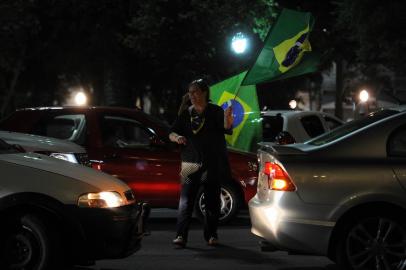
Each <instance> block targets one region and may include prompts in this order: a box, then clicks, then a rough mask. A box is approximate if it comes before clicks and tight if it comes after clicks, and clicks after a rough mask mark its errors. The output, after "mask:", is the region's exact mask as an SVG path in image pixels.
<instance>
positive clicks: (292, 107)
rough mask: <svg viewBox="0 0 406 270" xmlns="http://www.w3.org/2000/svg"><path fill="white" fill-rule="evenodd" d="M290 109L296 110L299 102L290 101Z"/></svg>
mask: <svg viewBox="0 0 406 270" xmlns="http://www.w3.org/2000/svg"><path fill="white" fill-rule="evenodd" d="M289 107H290V108H291V109H292V110H294V109H296V107H297V101H296V100H294V99H292V100H291V101H289Z"/></svg>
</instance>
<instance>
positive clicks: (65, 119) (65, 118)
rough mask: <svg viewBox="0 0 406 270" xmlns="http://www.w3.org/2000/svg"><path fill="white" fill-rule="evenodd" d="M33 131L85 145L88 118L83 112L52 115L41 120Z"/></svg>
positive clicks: (37, 133)
mask: <svg viewBox="0 0 406 270" xmlns="http://www.w3.org/2000/svg"><path fill="white" fill-rule="evenodd" d="M32 133H33V134H36V135H41V136H47V137H53V138H57V139H62V140H69V141H73V142H76V143H78V144H80V145H84V143H85V139H86V118H85V115H83V114H61V115H52V116H50V117H47V118H45V119H42V120H41V121H39V122H38V123H37V125H36V126H35V127H34V129H33V131H32Z"/></svg>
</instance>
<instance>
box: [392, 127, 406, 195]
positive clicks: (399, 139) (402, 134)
mask: <svg viewBox="0 0 406 270" xmlns="http://www.w3.org/2000/svg"><path fill="white" fill-rule="evenodd" d="M387 153H388V158H389V160H390V163H391V165H392V168H393V171H394V172H395V174H396V177H397V179H398V180H399V181H400V183H401V185H402V186H403V188H405V189H406V125H402V126H400V127H399V128H397V129H395V130H394V131H393V132H392V134H391V135H390V136H389V138H388V143H387Z"/></svg>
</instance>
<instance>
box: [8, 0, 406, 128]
mask: <svg viewBox="0 0 406 270" xmlns="http://www.w3.org/2000/svg"><path fill="white" fill-rule="evenodd" d="M283 7H287V8H292V9H296V10H303V11H310V12H312V13H313V15H314V16H315V18H316V23H315V26H314V29H313V31H312V33H311V36H310V41H311V44H312V47H313V50H314V51H318V52H320V53H322V61H321V63H320V68H319V72H317V73H314V74H309V75H305V76H302V77H299V78H293V79H288V80H285V81H280V82H274V83H268V84H264V85H259V86H258V95H259V102H260V107H261V108H262V107H263V106H267V107H269V108H272V109H286V107H287V106H288V105H287V104H288V101H289V100H290V99H292V98H294V96H295V93H296V91H297V90H298V89H301V90H305V91H310V92H311V95H312V96H317V95H318V93H319V92H320V85H321V82H322V77H321V73H322V72H323V71H326V70H329V68H330V67H331V65H332V63H333V62H334V63H336V65H337V70H338V71H339V70H341V69H340V68H341V67H342V66H343V63H345V66H346V67H353V69H349V68H347V69H346V70H344V71H345V72H343V73H342V74H341V73H338V74H339V75H337V80H338V83H337V86H336V87H337V89H336V92H337V93H338V94H337V95H336V96H337V97H336V98H337V99H340V98H341V99H343V98H344V96H345V95H347V94H349V92H351V91H353V90H354V89H356V87H358V86H359V84H365V85H372V86H379V87H381V88H384V89H386V90H387V91H393V88H394V87H393V85H392V84H391V80H390V79H389V77H388V76H387V75H385V74H381V72H379V67H380V66H385V68H387V69H388V70H389V71H390V72H391V74H396V75H397V76H403V75H404V73H405V69H404V62H405V57H406V56H405V49H406V36H405V31H404V29H405V26H406V16H404V14H406V5H405V4H404V3H403V1H400V0H391V1H377V0H357V1H352V0H336V1H332V0H330V1H327V0H304V1H299V0H297V1H293V0H286V1H282V0H281V1H276V0H245V1H244V0H234V1H224V0H206V1H193V0H170V1H169V0H148V1H137V0H98V1H96V0H59V1H57V0H1V1H0V116H5V115H7V114H8V113H10V112H12V111H13V110H15V109H16V108H20V107H28V106H51V105H63V104H64V103H65V100H66V98H67V96H68V95H69V91H71V90H70V89H74V88H75V87H82V88H83V89H84V90H85V91H86V92H88V94H89V96H90V104H91V105H114V106H125V107H133V108H134V107H135V106H136V105H138V106H139V107H142V106H143V102H142V101H143V98H144V97H146V96H148V97H149V98H150V99H151V101H152V107H151V108H152V110H151V113H152V114H154V115H157V116H159V117H161V118H162V119H165V120H167V121H172V120H173V118H174V116H175V113H176V108H177V106H178V105H179V102H180V98H181V95H182V94H183V93H185V91H186V86H187V84H188V83H189V82H190V81H191V80H192V79H196V78H201V77H203V78H206V79H207V81H208V82H209V83H210V84H211V83H216V82H219V81H221V80H223V79H225V78H227V77H229V76H232V75H235V74H237V73H239V72H241V71H243V70H245V69H247V68H249V67H250V66H251V65H252V64H253V62H254V61H255V58H256V56H257V54H258V53H259V51H260V49H261V48H262V42H263V40H264V38H265V36H266V33H267V31H268V30H269V28H270V26H271V25H272V23H273V22H274V20H275V18H276V15H277V14H278V12H279V11H280V10H281V8H283ZM236 32H244V33H245V34H246V35H247V36H248V37H249V38H250V44H251V45H250V48H249V50H248V52H247V53H246V54H243V55H235V54H234V53H232V51H231V50H230V42H231V38H232V36H233V35H234V34H235V33H236ZM354 69H355V70H356V73H357V76H360V75H359V74H362V80H361V82H360V81H359V80H358V81H357V83H356V85H352V86H350V87H346V86H345V84H344V83H343V82H346V80H347V81H348V80H349V79H351V78H352V77H353V76H355V75H354ZM349 70H352V71H349ZM340 82H341V83H340ZM137 99H138V103H137ZM339 101H341V100H339ZM336 114H337V115H339V116H340V112H339V111H338V112H337V111H336Z"/></svg>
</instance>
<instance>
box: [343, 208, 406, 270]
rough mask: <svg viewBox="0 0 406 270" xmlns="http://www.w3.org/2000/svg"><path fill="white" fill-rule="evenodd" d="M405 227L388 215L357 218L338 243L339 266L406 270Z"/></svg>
mask: <svg viewBox="0 0 406 270" xmlns="http://www.w3.org/2000/svg"><path fill="white" fill-rule="evenodd" d="M405 225H406V223H405V222H404V220H402V219H400V218H398V217H396V216H391V215H387V214H384V213H382V214H381V215H377V214H375V215H361V216H360V217H357V218H356V219H353V220H352V221H351V222H349V223H348V224H347V226H345V229H344V230H343V234H342V236H343V237H341V238H340V240H339V241H338V246H337V249H336V251H337V256H336V260H337V264H338V265H339V266H341V268H342V269H353V270H355V269H356V270H364V269H365V270H367V269H368V270H374V269H375V270H391V269H399V270H400V269H406V226H405ZM341 268H340V269H341Z"/></svg>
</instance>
